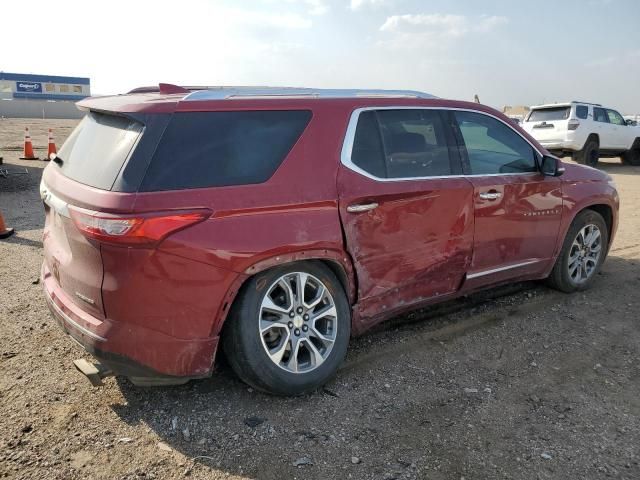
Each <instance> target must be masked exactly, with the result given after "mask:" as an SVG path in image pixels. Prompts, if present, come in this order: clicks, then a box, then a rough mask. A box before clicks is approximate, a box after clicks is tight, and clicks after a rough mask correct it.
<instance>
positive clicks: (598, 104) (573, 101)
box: [571, 100, 602, 107]
mask: <svg viewBox="0 0 640 480" xmlns="http://www.w3.org/2000/svg"><path fill="white" fill-rule="evenodd" d="M571 103H582V104H584V105H595V106H596V107H601V106H602V104H600V103H591V102H580V101H579V100H571Z"/></svg>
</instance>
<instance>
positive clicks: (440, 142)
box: [351, 109, 452, 178]
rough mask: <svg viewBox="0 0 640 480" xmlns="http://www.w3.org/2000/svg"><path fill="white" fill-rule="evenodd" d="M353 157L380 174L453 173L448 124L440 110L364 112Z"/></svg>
mask: <svg viewBox="0 0 640 480" xmlns="http://www.w3.org/2000/svg"><path fill="white" fill-rule="evenodd" d="M351 161H352V162H353V163H354V164H355V165H357V166H358V167H360V168H362V169H363V170H365V171H367V172H369V173H371V174H372V175H374V176H376V177H379V178H416V177H418V178H422V177H437V176H446V175H451V174H452V170H451V161H450V157H449V145H448V143H447V135H446V131H445V125H444V122H443V121H442V118H441V115H440V113H439V112H438V111H437V110H420V109H398V110H378V111H366V112H363V113H361V114H360V117H359V119H358V126H357V128H356V133H355V138H354V142H353V151H352V154H351Z"/></svg>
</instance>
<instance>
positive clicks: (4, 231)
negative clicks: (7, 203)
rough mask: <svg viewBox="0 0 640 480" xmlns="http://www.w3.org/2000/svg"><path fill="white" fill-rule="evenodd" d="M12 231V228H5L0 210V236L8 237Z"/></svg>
mask: <svg viewBox="0 0 640 480" xmlns="http://www.w3.org/2000/svg"><path fill="white" fill-rule="evenodd" d="M13 233H14V231H13V228H7V226H6V225H5V224H4V217H3V216H2V212H0V238H7V237H10V236H11V235H13Z"/></svg>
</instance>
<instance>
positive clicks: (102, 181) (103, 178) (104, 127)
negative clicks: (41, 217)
mask: <svg viewBox="0 0 640 480" xmlns="http://www.w3.org/2000/svg"><path fill="white" fill-rule="evenodd" d="M143 129H144V127H143V124H142V123H140V122H139V121H136V120H135V119H132V118H128V117H125V116H118V115H113V114H105V113H98V112H89V113H88V114H87V115H86V116H85V117H84V119H83V120H82V121H81V122H80V124H79V125H78V127H76V129H75V130H74V131H73V133H72V134H71V136H70V137H69V138H68V139H67V141H66V142H65V143H64V145H63V146H62V148H61V149H60V151H59V152H58V157H57V158H56V159H55V160H54V161H53V162H51V164H50V165H49V166H48V167H47V169H46V170H45V174H44V175H43V181H42V184H41V187H40V194H41V197H42V199H43V201H44V204H45V215H46V219H45V227H44V234H43V243H44V257H45V258H44V263H45V267H46V268H47V269H48V270H49V272H51V274H52V276H53V277H54V278H55V281H56V282H57V283H58V285H59V287H60V288H61V289H62V291H63V292H64V293H65V294H66V295H67V296H68V298H69V299H70V300H71V301H72V302H73V303H75V304H76V305H77V306H79V307H80V308H81V309H83V310H84V311H86V312H88V313H90V314H91V315H93V316H95V317H97V318H99V319H102V318H104V315H105V313H104V307H103V304H102V295H101V287H102V279H103V266H102V258H101V254H100V245H99V244H98V243H97V242H93V241H91V240H89V239H88V238H87V237H86V236H85V235H83V234H82V233H81V231H80V230H79V229H78V228H77V226H76V225H75V223H74V221H73V219H72V214H73V209H74V208H78V207H79V208H90V209H118V208H123V207H124V208H129V207H130V206H131V205H132V204H133V200H134V197H135V195H133V194H122V193H120V194H119V193H112V192H110V190H111V189H112V187H113V185H114V183H115V181H116V178H117V177H118V176H119V173H120V171H121V169H122V167H123V165H124V164H125V162H126V160H127V158H128V157H129V156H130V155H131V152H132V151H133V149H134V148H135V145H136V144H137V143H138V141H139V139H140V137H141V134H142V131H143Z"/></svg>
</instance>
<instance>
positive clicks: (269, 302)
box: [262, 296, 290, 316]
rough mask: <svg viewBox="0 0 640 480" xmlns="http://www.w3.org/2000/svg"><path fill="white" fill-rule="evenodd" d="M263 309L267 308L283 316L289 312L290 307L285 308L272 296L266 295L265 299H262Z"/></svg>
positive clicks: (268, 310)
mask: <svg viewBox="0 0 640 480" xmlns="http://www.w3.org/2000/svg"><path fill="white" fill-rule="evenodd" d="M262 310H266V311H267V312H270V313H274V314H276V315H280V316H282V315H286V314H287V313H289V310H290V308H285V307H282V306H280V305H276V304H275V302H274V301H273V300H272V299H271V297H269V296H266V297H264V300H262Z"/></svg>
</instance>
